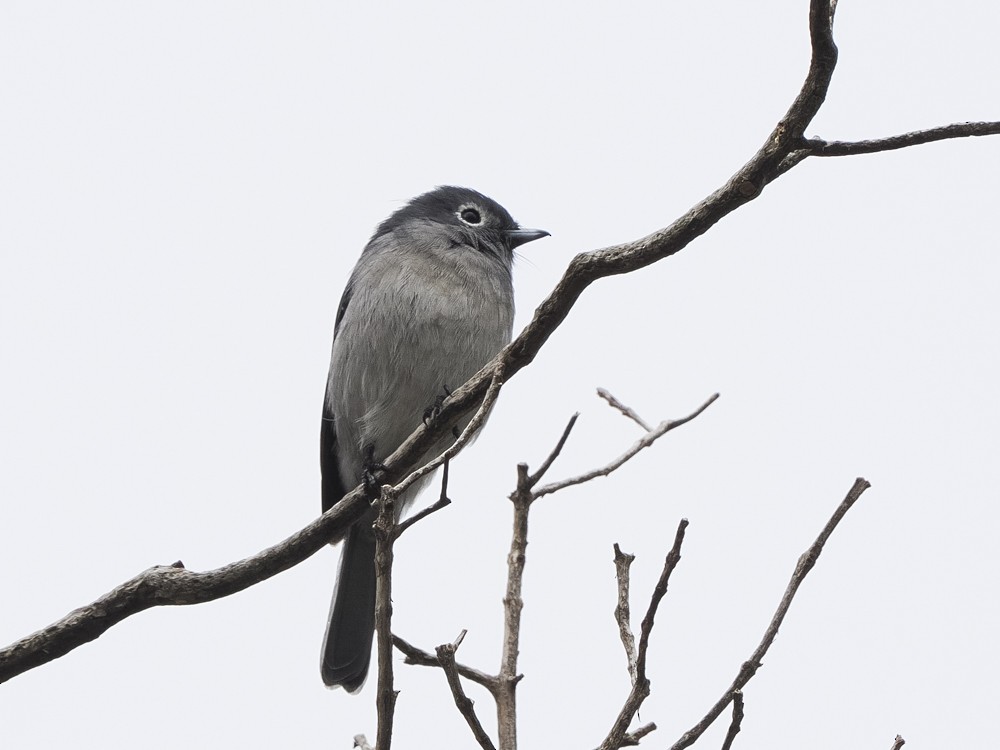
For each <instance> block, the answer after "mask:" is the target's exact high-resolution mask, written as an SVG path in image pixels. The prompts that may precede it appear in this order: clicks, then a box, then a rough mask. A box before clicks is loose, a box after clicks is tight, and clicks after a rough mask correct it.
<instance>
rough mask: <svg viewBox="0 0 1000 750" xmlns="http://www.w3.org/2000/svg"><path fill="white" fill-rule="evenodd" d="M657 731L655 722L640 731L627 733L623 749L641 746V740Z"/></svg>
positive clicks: (623, 739)
mask: <svg viewBox="0 0 1000 750" xmlns="http://www.w3.org/2000/svg"><path fill="white" fill-rule="evenodd" d="M655 731H656V724H655V723H654V722H652V721H651V722H649V723H648V724H643V725H642V726H641V727H639V728H638V729H633V730H632V731H631V732H626V733H625V736H624V737H622V747H633V746H635V745H638V744H639V740H641V739H642V738H643V737H645V736H646V735H647V734H649V733H651V732H655Z"/></svg>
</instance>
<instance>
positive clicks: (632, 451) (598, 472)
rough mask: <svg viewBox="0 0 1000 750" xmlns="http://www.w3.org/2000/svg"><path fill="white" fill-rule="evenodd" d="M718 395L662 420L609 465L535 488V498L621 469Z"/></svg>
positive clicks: (685, 422) (710, 402)
mask: <svg viewBox="0 0 1000 750" xmlns="http://www.w3.org/2000/svg"><path fill="white" fill-rule="evenodd" d="M718 397H719V394H718V393H716V394H713V395H712V396H711V397H710V398H709V399H708V400H707V401H706V402H705V403H703V404H702V405H701V406H699V407H698V408H697V409H696V410H695V411H694V412H692V413H691V414H688V415H687V416H686V417H683V418H681V419H675V420H673V421H671V422H660V424H659V425H657V426H656V428H655V429H654V430H653V431H651V432H647V433H646V434H645V435H643V436H642V437H641V438H639V440H638V441H637V442H636V443H635V444H634V445H633V446H632V447H631V448H629V449H628V450H627V451H625V452H624V453H623V454H622V455H620V456H619V457H618V458H616V459H615V460H614V461H612V462H611V463H609V464H608V465H607V466H602V467H601V468H599V469H593V470H592V471H588V472H586V473H585V474H580V475H579V476H576V477H570V478H569V479H563V480H561V481H559V482H553V483H552V484H546V485H544V486H543V487H542V488H541V489H538V490H535V491H534V492H533V493H532V494H533V499H535V500H537V499H538V498H540V497H542V496H543V495H549V494H551V493H553V492H558V491H559V490H563V489H566V488H567V487H572V486H574V485H577V484H583V483H584V482H589V481H590V480H591V479H595V478H597V477H606V476H608V475H609V474H611V473H612V472H614V471H616V470H617V469H620V468H621V467H622V466H623V465H624V464H625V463H627V462H628V461H630V460H631V459H632V458H634V457H635V456H636V454H637V453H639V452H640V451H641V450H642V449H643V448H648V447H649V446H651V445H652V444H653V443H655V442H656V441H657V440H658V439H660V438H661V437H663V436H664V435H666V434H667V433H668V432H670V431H671V430H673V429H676V428H677V427H680V426H681V425H684V424H687V423H688V422H690V421H691V420H692V419H694V418H695V417H697V416H698V415H699V414H701V413H702V412H703V411H705V409H707V408H708V407H709V406H711V405H712V403H713V402H714V401H715V400H716V399H717V398H718Z"/></svg>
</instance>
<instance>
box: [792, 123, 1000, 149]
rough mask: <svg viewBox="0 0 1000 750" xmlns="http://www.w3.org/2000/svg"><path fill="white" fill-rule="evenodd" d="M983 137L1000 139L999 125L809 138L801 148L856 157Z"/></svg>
mask: <svg viewBox="0 0 1000 750" xmlns="http://www.w3.org/2000/svg"><path fill="white" fill-rule="evenodd" d="M983 135H1000V122H955V123H952V124H951V125H941V126H940V127H936V128H927V129H926V130H914V131H912V132H910V133H901V134H900V135H891V136H889V137H888V138H872V139H870V140H864V141H824V140H823V139H822V138H808V139H805V140H804V141H803V142H802V148H803V149H804V150H805V151H807V152H808V155H809V156H855V155H858V154H874V153H879V152H881V151H894V150H896V149H899V148H908V147H910V146H920V145H922V144H924V143H934V142H936V141H944V140H948V139H951V138H974V137H977V136H983Z"/></svg>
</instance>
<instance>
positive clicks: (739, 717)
mask: <svg viewBox="0 0 1000 750" xmlns="http://www.w3.org/2000/svg"><path fill="white" fill-rule="evenodd" d="M742 725H743V691H742V690H737V691H736V692H735V693H733V719H732V721H730V722H729V731H728V732H726V739H725V741H724V742H723V743H722V750H732V747H733V740H735V739H736V735H738V734H739V733H740V728H741V727H742Z"/></svg>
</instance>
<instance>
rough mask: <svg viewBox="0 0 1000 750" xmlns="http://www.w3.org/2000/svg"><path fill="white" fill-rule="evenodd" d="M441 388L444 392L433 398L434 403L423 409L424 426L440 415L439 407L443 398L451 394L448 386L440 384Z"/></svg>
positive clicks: (442, 402)
mask: <svg viewBox="0 0 1000 750" xmlns="http://www.w3.org/2000/svg"><path fill="white" fill-rule="evenodd" d="M442 390H443V391H444V392H443V393H442V394H441V395H439V396H438V397H437V398H436V399H434V403H433V404H431V405H430V406H428V407H427V408H426V409H424V427H427V426H428V425H430V423H431V422H433V421H434V420H435V419H437V418H438V417H439V416H441V407H442V406H443V405H444V400H445V399H446V398H448V396H450V395H451V389H450V388H448V386H446V385H445V386H442Z"/></svg>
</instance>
